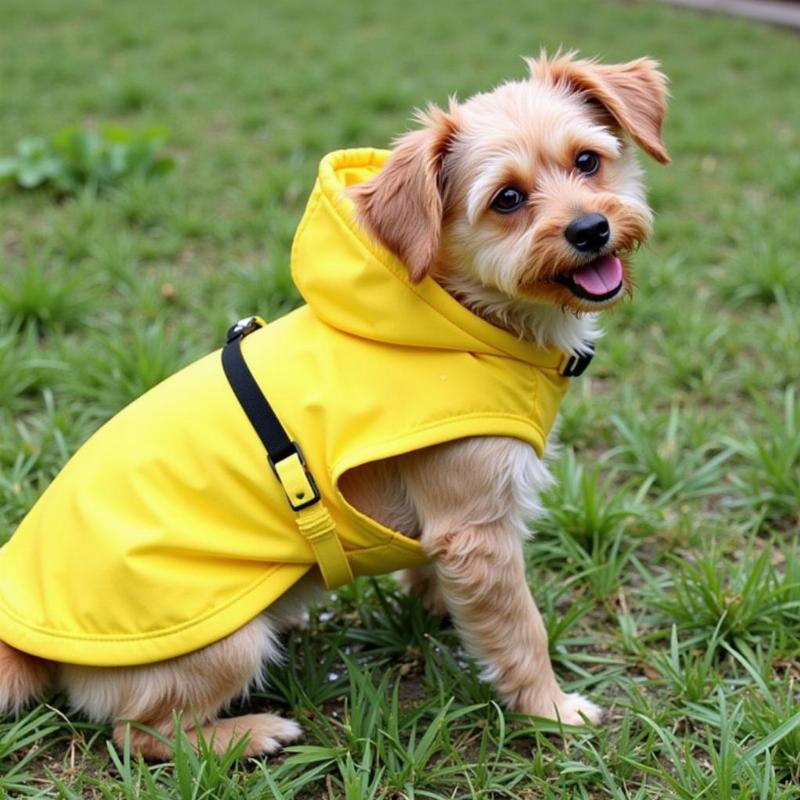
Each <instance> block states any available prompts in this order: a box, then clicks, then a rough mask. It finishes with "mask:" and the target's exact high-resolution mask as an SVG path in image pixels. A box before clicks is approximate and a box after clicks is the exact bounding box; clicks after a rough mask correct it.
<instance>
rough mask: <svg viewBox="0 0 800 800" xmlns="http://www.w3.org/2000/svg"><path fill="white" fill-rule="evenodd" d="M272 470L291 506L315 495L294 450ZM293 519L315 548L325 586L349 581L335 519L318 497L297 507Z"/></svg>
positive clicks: (349, 571)
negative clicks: (304, 506)
mask: <svg viewBox="0 0 800 800" xmlns="http://www.w3.org/2000/svg"><path fill="white" fill-rule="evenodd" d="M275 472H276V474H277V476H278V480H279V481H280V482H281V485H282V486H283V490H284V491H285V492H286V495H287V497H288V498H289V502H290V504H291V505H292V506H298V505H301V504H302V503H303V502H306V501H308V500H311V499H312V498H313V497H314V488H313V487H312V486H311V483H310V481H309V480H308V473H307V472H306V470H305V467H304V466H303V463H302V462H301V461H300V456H299V455H298V454H297V453H295V454H293V455H291V456H289V457H288V458H284V459H283V460H282V461H278V462H277V463H276V464H275ZM295 522H296V523H297V527H298V528H299V529H300V533H302V534H303V536H304V537H305V539H306V541H307V542H308V543H309V544H310V545H311V549H312V550H313V551H314V557H315V558H316V560H317V564H318V565H319V570H320V572H321V573H322V579H323V580H324V581H325V586H326V587H327V588H328V589H335V588H336V587H337V586H342V585H343V584H345V583H351V582H352V581H353V573H352V571H351V570H350V564H349V562H348V561H347V556H346V555H345V552H344V549H343V548H342V543H341V542H340V541H339V537H338V536H337V535H336V523H335V522H334V521H333V517H331V515H330V512H329V511H328V509H327V508H325V506H324V504H323V502H322V501H321V500H319V501H318V502H316V503H314V504H313V505H310V506H308V507H307V508H301V509H300V510H299V511H297V517H296V519H295Z"/></svg>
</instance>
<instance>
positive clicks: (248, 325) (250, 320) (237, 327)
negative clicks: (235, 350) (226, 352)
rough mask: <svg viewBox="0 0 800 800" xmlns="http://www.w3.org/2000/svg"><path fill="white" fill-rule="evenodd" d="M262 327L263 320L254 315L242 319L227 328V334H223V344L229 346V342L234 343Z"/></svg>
mask: <svg viewBox="0 0 800 800" xmlns="http://www.w3.org/2000/svg"><path fill="white" fill-rule="evenodd" d="M264 325H266V323H265V322H264V320H263V319H261V317H258V316H256V315H253V316H250V317H243V318H242V319H240V320H239V321H238V322H234V323H233V325H231V326H230V328H228V332H227V333H226V334H225V343H226V344H230V343H231V342H235V341H236V340H237V339H240V338H243V337H245V336H247V335H248V334H251V333H252V332H253V331H257V330H258V329H259V328H263V327H264Z"/></svg>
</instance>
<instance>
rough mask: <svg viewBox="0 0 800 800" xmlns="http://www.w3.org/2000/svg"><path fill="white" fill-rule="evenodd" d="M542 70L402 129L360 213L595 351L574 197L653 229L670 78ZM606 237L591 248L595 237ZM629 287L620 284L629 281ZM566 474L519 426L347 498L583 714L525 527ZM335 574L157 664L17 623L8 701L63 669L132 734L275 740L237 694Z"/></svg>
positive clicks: (538, 331) (439, 604)
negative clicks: (508, 195)
mask: <svg viewBox="0 0 800 800" xmlns="http://www.w3.org/2000/svg"><path fill="white" fill-rule="evenodd" d="M528 64H529V68H530V77H529V78H528V79H526V80H523V81H515V82H510V83H506V84H503V85H502V86H500V87H498V88H497V89H495V90H494V91H492V92H489V93H483V94H478V95H475V96H474V97H472V98H470V99H469V100H467V101H466V102H464V103H461V104H459V103H457V102H456V101H455V100H451V102H450V105H449V108H448V109H447V110H446V111H445V110H442V109H439V108H437V107H434V106H431V107H429V108H428V109H427V110H426V111H424V112H421V113H420V114H419V115H418V119H419V121H420V123H421V125H422V127H421V128H420V129H419V130H415V131H412V132H410V133H407V134H405V135H403V136H401V137H400V139H399V140H398V141H397V143H396V149H395V150H394V153H393V155H392V156H391V158H390V160H389V162H388V164H387V165H386V167H385V168H384V170H382V171H381V172H380V173H379V174H378V175H377V176H376V177H375V178H373V179H372V180H370V181H369V182H367V183H365V184H362V185H359V186H356V187H354V189H353V190H351V196H352V199H353V200H354V202H355V204H356V209H357V213H358V218H359V221H360V223H361V224H362V225H363V227H364V228H365V229H366V230H367V231H368V232H369V233H370V234H371V235H372V236H374V237H375V238H376V239H377V240H378V241H380V242H381V243H382V244H383V245H385V246H386V247H387V248H388V249H390V250H391V251H393V252H394V253H395V254H396V255H397V256H399V258H400V259H401V260H402V261H404V262H405V264H406V265H407V266H408V269H409V271H410V275H411V278H412V280H414V281H419V280H421V279H422V278H423V277H425V276H426V275H430V276H432V277H433V278H434V279H435V280H436V281H438V282H439V283H440V284H441V285H442V286H443V287H444V288H445V289H446V290H447V291H448V292H450V293H451V294H452V295H453V296H454V297H455V298H457V299H458V300H459V301H460V302H461V303H462V304H463V305H465V306H466V307H467V308H469V309H470V310H472V311H473V312H474V313H476V314H478V315H480V316H482V317H484V318H485V319H487V320H489V321H490V322H491V323H493V324H494V325H497V326H499V327H501V328H504V329H506V330H508V331H511V332H513V333H514V334H515V335H517V336H519V337H520V338H521V339H523V340H527V341H530V342H531V343H532V344H535V345H540V346H555V347H558V348H560V349H562V350H564V351H567V352H571V353H578V352H581V351H583V350H585V348H586V342H588V341H592V340H593V339H594V338H595V337H596V336H597V332H596V329H595V323H594V315H593V313H592V312H595V311H598V310H602V308H604V307H606V306H610V305H613V304H614V303H615V302H617V300H618V299H619V298H618V297H614V298H612V299H611V300H608V301H606V302H600V303H597V302H590V301H587V300H585V299H581V298H580V297H578V296H577V295H576V294H574V293H573V292H571V291H570V289H569V288H568V287H567V286H565V285H563V283H561V282H557V281H556V280H554V278H555V277H556V276H557V275H563V274H569V273H570V271H574V270H577V269H579V268H580V267H582V266H584V265H585V264H587V263H588V262H589V261H590V260H591V258H590V257H589V256H587V255H586V254H582V253H578V252H577V251H576V250H575V249H573V248H572V247H571V246H570V244H569V243H568V242H567V240H566V239H565V236H564V230H565V228H566V226H567V225H569V223H570V221H571V220H573V219H574V218H575V217H576V216H580V215H581V214H588V213H595V212H597V213H602V214H604V215H605V216H606V217H607V218H608V220H609V223H610V228H611V239H610V241H609V243H608V246H607V248H605V249H604V251H603V252H604V253H605V252H615V253H616V254H617V255H619V256H620V258H621V259H622V261H623V275H624V290H625V291H626V292H630V290H631V287H632V278H631V275H630V266H629V264H628V263H627V261H626V258H625V256H626V254H627V253H629V252H630V251H631V250H632V249H633V248H635V247H636V246H637V245H638V244H639V243H640V242H642V241H643V240H644V239H645V238H646V236H647V234H648V231H649V227H650V222H651V212H650V210H649V208H648V206H647V204H646V202H645V199H644V194H643V189H642V185H641V175H640V170H639V168H638V166H637V164H636V162H635V159H634V155H633V152H632V147H631V145H630V143H629V141H628V139H632V140H633V141H634V142H635V143H636V144H638V145H639V146H640V147H641V148H642V149H643V150H645V151H646V152H647V153H648V154H649V155H651V156H653V157H654V158H655V159H656V160H658V161H660V162H662V163H666V162H667V161H668V160H669V159H668V157H667V153H666V150H665V148H664V145H663V143H662V141H661V135H660V130H661V123H662V121H663V117H664V114H665V107H666V90H665V79H664V77H663V76H662V75H661V73H660V72H658V70H657V65H656V64H655V63H654V62H652V61H650V60H646V59H640V60H638V61H634V62H631V63H629V64H621V65H600V64H597V63H595V62H591V61H585V60H577V59H576V58H574V57H573V56H572V55H559V56H556V57H554V58H548V57H547V56H545V55H541V56H540V57H539V58H538V59H530V60H528ZM582 151H591V152H593V153H596V154H598V155H599V156H600V157H601V167H600V170H599V172H598V173H597V174H596V175H593V176H588V175H585V174H581V173H580V172H578V171H577V170H576V169H575V167H574V162H575V158H576V155H577V154H578V153H580V152H582ZM508 185H512V186H514V187H516V188H517V189H520V190H521V191H522V192H523V194H524V195H525V197H526V202H525V204H524V206H523V207H522V208H520V209H519V210H518V211H515V212H514V213H511V214H499V213H497V212H495V211H493V210H492V208H491V202H492V200H493V198H494V196H495V195H496V193H497V192H498V190H499V189H501V188H502V187H504V186H508ZM597 255H598V253H597V252H595V253H593V254H591V256H592V257H594V256H597ZM621 294H622V292H621V293H620V295H621ZM551 481H552V479H551V477H550V473H549V472H548V469H547V466H546V465H545V464H544V463H543V462H542V461H541V460H540V459H539V458H538V457H537V456H536V454H535V453H534V451H533V450H532V449H531V448H530V447H529V446H528V445H526V444H524V443H522V442H521V441H518V440H515V439H509V438H499V437H479V438H473V439H467V440H460V441H456V442H453V443H449V444H444V445H440V446H437V447H432V448H429V449H426V450H424V451H420V452H415V453H411V454H409V455H406V456H402V457H399V458H396V459H392V460H389V461H385V462H380V463H376V464H370V465H368V466H366V467H362V468H359V469H356V470H353V471H352V472H350V473H348V474H347V475H346V476H345V477H344V479H343V483H342V488H343V491H344V492H345V494H346V495H347V496H348V499H349V500H350V502H351V503H352V504H354V505H355V506H356V507H358V508H360V509H361V510H362V511H363V512H364V513H366V514H368V515H369V516H371V517H374V518H375V519H377V520H379V521H380V522H382V523H383V524H385V525H387V526H389V527H392V528H395V529H397V530H400V531H403V532H404V533H406V534H407V535H409V536H413V537H417V538H419V539H420V541H421V543H422V546H423V548H424V550H425V551H426V553H427V554H429V555H430V556H431V557H432V566H430V567H427V568H425V569H419V570H414V571H409V572H408V573H406V574H405V575H404V581H405V583H406V585H407V586H408V587H409V588H410V589H411V590H412V591H416V592H419V593H420V594H421V595H422V597H423V600H424V602H425V604H426V605H427V606H428V607H429V608H430V609H431V610H432V611H434V612H437V613H444V612H448V613H449V614H450V615H451V617H452V619H453V622H454V623H455V626H456V628H457V629H458V631H459V633H460V634H461V637H462V639H463V642H464V644H465V646H466V647H467V649H468V650H469V652H470V653H471V654H472V655H473V657H474V658H476V659H477V660H478V662H479V663H480V664H481V666H482V667H483V675H484V677H485V679H486V680H488V681H491V682H492V683H493V684H494V686H495V688H496V690H497V692H498V694H499V695H500V696H501V698H502V699H503V701H504V702H505V704H506V705H507V706H509V707H510V708H512V709H515V710H517V711H521V712H525V713H529V714H536V715H539V716H542V717H549V718H560V719H561V720H562V721H563V722H565V723H570V724H572V723H574V724H579V723H581V722H582V720H583V718H584V717H585V718H587V719H589V720H591V721H597V720H598V719H599V718H600V714H601V712H600V709H599V708H598V707H597V706H596V705H595V704H594V703H592V702H590V701H589V700H587V699H585V698H584V697H582V696H580V695H579V694H565V693H564V692H563V691H562V690H561V688H560V687H559V685H558V683H557V681H556V677H555V675H554V673H553V670H552V667H551V664H550V659H549V657H548V646H547V633H546V631H545V627H544V624H543V622H542V618H541V616H540V614H539V612H538V610H537V609H536V605H535V603H534V601H533V599H532V597H531V593H530V591H529V588H528V584H527V581H526V577H525V568H524V567H525V565H524V559H523V551H522V543H523V541H524V540H525V538H526V536H527V535H528V530H527V522H528V521H529V520H530V519H531V518H533V517H535V516H536V515H537V513H538V512H539V511H540V509H539V507H538V499H537V498H538V495H539V492H540V491H541V490H542V488H544V487H546V486H548V485H549V484H550V483H551ZM318 584H319V578H318V574H317V573H316V571H315V572H312V573H311V574H310V575H309V576H307V577H306V578H305V579H303V580H302V581H301V582H300V583H299V584H298V585H297V586H295V587H294V588H293V589H292V590H291V591H290V592H289V593H287V595H285V596H284V597H283V598H281V600H280V601H278V603H276V604H275V605H273V606H272V607H270V608H269V609H267V611H266V612H264V613H263V614H262V615H261V616H259V617H258V618H256V619H254V620H252V621H251V622H249V623H248V624H247V625H245V626H244V627H243V628H241V629H240V630H238V631H236V632H235V633H233V634H231V635H230V636H228V637H227V638H225V639H223V640H221V641H219V642H217V643H215V644H213V645H210V646H208V647H206V648H203V649H202V650H199V651H197V652H194V653H190V654H188V655H185V656H182V657H180V658H175V659H171V660H169V661H164V662H161V663H158V664H152V665H145V666H138V667H125V668H95V667H84V666H75V665H68V664H55V663H49V662H46V661H43V660H41V659H38V658H35V657H33V656H29V655H27V654H24V653H20V652H18V651H17V650H15V649H13V648H11V647H9V646H8V645H6V644H4V643H2V642H0V710H3V709H7V710H13V711H19V710H20V709H21V708H22V707H23V706H24V704H25V703H26V702H27V701H28V700H30V699H31V698H33V697H36V696H38V695H39V694H40V693H41V692H42V691H44V690H45V689H46V688H47V687H48V686H50V685H53V684H55V685H58V686H60V687H62V688H63V689H64V690H65V691H66V693H67V694H68V696H69V699H70V702H71V704H72V707H73V708H74V709H75V710H76V711H79V712H82V713H84V714H85V715H86V716H88V717H90V718H92V719H95V720H113V721H114V724H115V728H114V736H115V739H116V740H117V741H118V742H120V741H121V740H122V737H123V736H124V734H125V730H126V725H125V721H126V720H133V721H135V722H139V723H143V724H145V725H147V726H150V727H152V728H155V729H156V730H158V731H160V732H162V733H163V734H166V735H168V736H169V735H171V734H172V733H173V712H174V711H180V712H183V714H182V724H183V725H184V726H185V727H186V729H187V732H188V734H189V736H190V738H192V739H193V740H194V739H195V738H196V736H197V730H196V728H195V726H196V725H200V726H202V732H203V734H204V735H205V736H206V737H207V738H211V737H213V741H214V746H215V747H216V748H217V749H218V750H220V751H221V750H224V749H225V748H226V747H227V746H228V745H229V743H230V742H231V741H232V740H234V739H236V738H239V737H241V736H242V735H244V734H249V740H248V744H247V750H246V752H247V754H249V755H256V754H261V753H272V752H274V751H276V750H277V749H278V748H279V747H280V746H281V744H283V743H285V742H288V741H291V740H293V739H295V738H297V737H298V736H299V734H300V728H299V726H298V725H297V724H296V723H294V722H293V721H291V720H286V719H282V718H280V717H277V716H274V715H271V714H250V715H247V716H240V717H235V718H232V719H220V718H219V714H220V711H221V710H222V709H223V708H224V707H225V705H226V704H227V703H229V702H230V701H231V700H232V699H233V698H234V697H236V696H237V695H240V694H241V693H242V692H246V691H247V689H248V687H250V686H253V685H256V686H257V685H260V683H261V681H262V680H263V669H264V666H265V665H266V664H267V663H269V662H276V661H278V660H279V659H280V647H279V644H278V632H279V631H280V630H281V628H283V627H285V626H287V625H288V624H290V623H291V621H292V620H293V619H296V617H297V614H298V612H299V610H300V609H301V608H302V606H303V604H304V603H305V602H307V601H308V599H309V598H310V597H311V596H312V595H313V593H314V590H315V586H317V585H318ZM131 741H132V744H133V747H134V748H135V749H136V750H137V751H139V752H141V753H143V754H144V755H145V756H146V757H148V758H155V759H159V758H168V757H169V756H170V749H169V748H168V747H167V746H166V745H164V744H163V743H162V742H161V741H160V740H158V739H156V738H155V737H153V736H151V735H148V734H147V733H145V732H143V731H140V730H138V729H133V730H132V731H131Z"/></svg>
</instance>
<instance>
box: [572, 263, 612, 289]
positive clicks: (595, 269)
mask: <svg viewBox="0 0 800 800" xmlns="http://www.w3.org/2000/svg"><path fill="white" fill-rule="evenodd" d="M570 277H571V278H572V280H573V281H575V283H577V284H578V286H580V287H581V288H582V289H585V290H586V291H587V292H588V293H589V294H596V295H601V294H608V293H609V292H613V291H614V289H616V288H617V287H618V286H619V285H620V283H622V262H621V261H620V260H619V259H618V258H617V257H616V256H601V257H600V258H598V259H596V260H595V261H592V263H591V264H589V265H587V266H585V267H584V268H583V269H579V270H578V271H577V272H573V273H572V275H570Z"/></svg>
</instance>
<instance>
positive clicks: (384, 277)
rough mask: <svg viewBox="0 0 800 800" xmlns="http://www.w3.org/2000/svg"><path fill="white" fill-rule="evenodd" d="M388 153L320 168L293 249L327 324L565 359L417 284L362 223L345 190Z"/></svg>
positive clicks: (551, 363) (541, 361) (429, 283)
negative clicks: (367, 231)
mask: <svg viewBox="0 0 800 800" xmlns="http://www.w3.org/2000/svg"><path fill="white" fill-rule="evenodd" d="M389 155H390V153H389V151H387V150H376V149H372V148H362V149H358V150H338V151H336V152H333V153H330V154H329V155H327V156H325V158H324V159H323V160H322V162H321V163H320V167H319V175H318V177H317V182H316V185H315V186H314V191H313V192H312V194H311V197H310V199H309V201H308V205H307V207H306V211H305V214H304V215H303V219H302V220H301V222H300V225H299V227H298V229H297V234H296V235H295V239H294V244H293V246H292V277H293V278H294V281H295V283H296V285H297V287H298V289H299V290H300V293H301V294H302V296H303V298H304V299H305V300H306V302H307V303H308V305H309V306H310V307H311V308H312V309H313V311H314V312H315V313H316V314H317V316H318V317H320V318H321V319H322V320H323V321H325V322H326V323H327V324H329V325H331V326H333V327H335V328H338V329H340V330H342V331H345V332H346V333H350V334H353V335H355V336H360V337H362V338H366V339H373V340H376V341H381V342H386V343H389V344H395V345H405V346H412V347H432V348H439V349H447V350H460V351H467V352H473V353H482V354H487V355H495V356H497V355H501V356H506V357H510V358H514V359H517V360H519V361H524V362H527V363H529V364H531V365H533V366H536V367H540V368H545V369H558V368H559V367H560V366H562V365H563V364H564V363H565V360H566V358H565V356H564V354H563V353H561V352H560V351H558V350H555V349H544V348H540V347H536V346H535V345H532V344H530V343H529V342H525V341H523V340H521V339H518V338H517V337H515V336H513V335H512V334H510V333H509V332H508V331H505V330H502V329H501V328H497V327H495V326H494V325H492V324H491V323H489V322H487V321H486V320H484V319H482V318H481V317H478V316H477V315H475V314H473V313H472V312H471V311H469V310H467V309H466V308H464V306H462V305H461V304H460V303H459V302H458V301H457V300H455V299H454V298H453V297H451V296H450V295H449V294H448V293H447V292H446V291H445V290H444V289H443V288H442V287H441V286H439V284H438V283H436V281H434V280H433V279H432V278H430V277H426V278H424V279H423V280H422V281H420V282H419V283H417V284H414V283H412V282H411V280H410V278H409V276H408V270H407V269H406V267H405V266H404V265H403V263H402V262H401V261H400V260H399V259H397V258H396V257H395V256H394V255H393V254H392V253H390V252H389V251H388V250H387V249H386V248H384V247H383V246H381V245H380V244H378V243H377V242H376V241H374V240H373V239H372V238H371V237H370V236H369V235H368V234H367V233H366V232H365V231H364V230H363V229H361V228H360V227H359V226H358V224H357V223H356V220H355V206H354V204H353V202H352V201H351V200H350V199H349V198H348V197H347V196H346V194H345V189H346V188H347V187H349V186H352V185H354V184H356V183H360V182H361V181H364V180H368V179H369V178H370V177H372V176H373V175H375V174H376V173H377V172H378V171H379V170H380V169H381V167H382V166H383V165H384V163H385V162H386V160H387V158H388V157H389Z"/></svg>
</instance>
